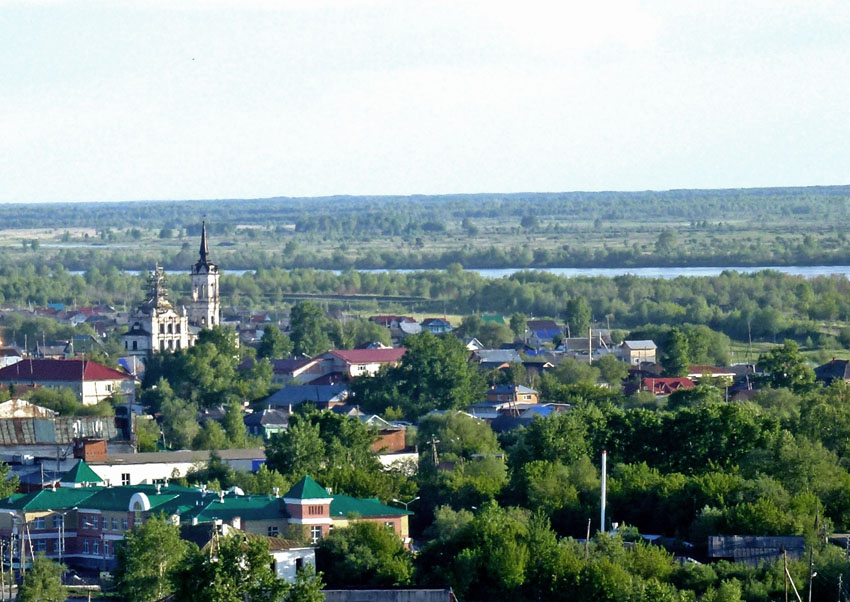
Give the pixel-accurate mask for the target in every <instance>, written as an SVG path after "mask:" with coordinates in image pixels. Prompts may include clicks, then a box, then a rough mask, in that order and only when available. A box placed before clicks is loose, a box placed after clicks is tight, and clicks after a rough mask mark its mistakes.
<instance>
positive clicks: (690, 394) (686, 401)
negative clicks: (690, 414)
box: [667, 384, 723, 411]
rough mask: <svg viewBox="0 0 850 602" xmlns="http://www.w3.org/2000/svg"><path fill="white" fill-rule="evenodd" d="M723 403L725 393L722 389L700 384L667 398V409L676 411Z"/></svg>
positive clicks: (675, 392) (680, 390) (676, 392)
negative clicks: (702, 404)
mask: <svg viewBox="0 0 850 602" xmlns="http://www.w3.org/2000/svg"><path fill="white" fill-rule="evenodd" d="M722 401H723V393H722V392H721V391H720V389H718V388H716V387H712V386H711V385H706V384H699V385H697V386H695V387H694V388H693V389H679V390H678V391H674V392H673V393H671V394H670V396H669V397H668V398H667V409H668V410H673V411H675V410H678V409H679V408H688V407H692V406H695V405H697V404H700V403H706V402H722Z"/></svg>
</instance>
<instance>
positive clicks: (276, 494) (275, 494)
mask: <svg viewBox="0 0 850 602" xmlns="http://www.w3.org/2000/svg"><path fill="white" fill-rule="evenodd" d="M273 491H274V496H275V497H280V487H275V488H274V489H273Z"/></svg>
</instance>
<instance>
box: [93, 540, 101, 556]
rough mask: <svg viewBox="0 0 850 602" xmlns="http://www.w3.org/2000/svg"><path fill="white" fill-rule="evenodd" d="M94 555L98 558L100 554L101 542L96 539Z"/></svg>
mask: <svg viewBox="0 0 850 602" xmlns="http://www.w3.org/2000/svg"><path fill="white" fill-rule="evenodd" d="M92 553H93V554H94V555H95V556H97V555H98V554H100V542H99V541H98V540H96V539H95V540H94V542H93V545H92Z"/></svg>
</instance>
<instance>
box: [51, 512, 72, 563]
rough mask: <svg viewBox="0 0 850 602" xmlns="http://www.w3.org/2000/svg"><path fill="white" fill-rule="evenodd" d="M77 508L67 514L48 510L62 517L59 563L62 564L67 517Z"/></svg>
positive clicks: (60, 523)
mask: <svg viewBox="0 0 850 602" xmlns="http://www.w3.org/2000/svg"><path fill="white" fill-rule="evenodd" d="M76 509H77V507H76V506H74V507H73V508H68V509H67V510H65V512H60V511H59V510H51V509H50V508H48V509H47V511H48V512H52V513H54V514H58V515H60V516H61V517H62V520H61V521H60V522H59V563H60V564H61V563H62V552H64V551H65V516H66V515H68V514H70V513H71V512H73V511H74V510H76Z"/></svg>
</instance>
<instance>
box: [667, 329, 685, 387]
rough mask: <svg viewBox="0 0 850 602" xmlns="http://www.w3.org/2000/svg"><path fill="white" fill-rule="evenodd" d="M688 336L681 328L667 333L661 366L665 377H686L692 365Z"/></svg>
mask: <svg viewBox="0 0 850 602" xmlns="http://www.w3.org/2000/svg"><path fill="white" fill-rule="evenodd" d="M689 349H690V348H689V345H688V337H687V335H686V334H685V333H684V332H683V331H682V330H681V329H679V328H673V329H672V330H670V332H668V333H667V338H666V339H664V343H663V345H662V347H661V365H662V366H663V367H664V375H665V376H684V375H685V374H687V373H688V366H689V365H690V363H691V359H690V351H689Z"/></svg>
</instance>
